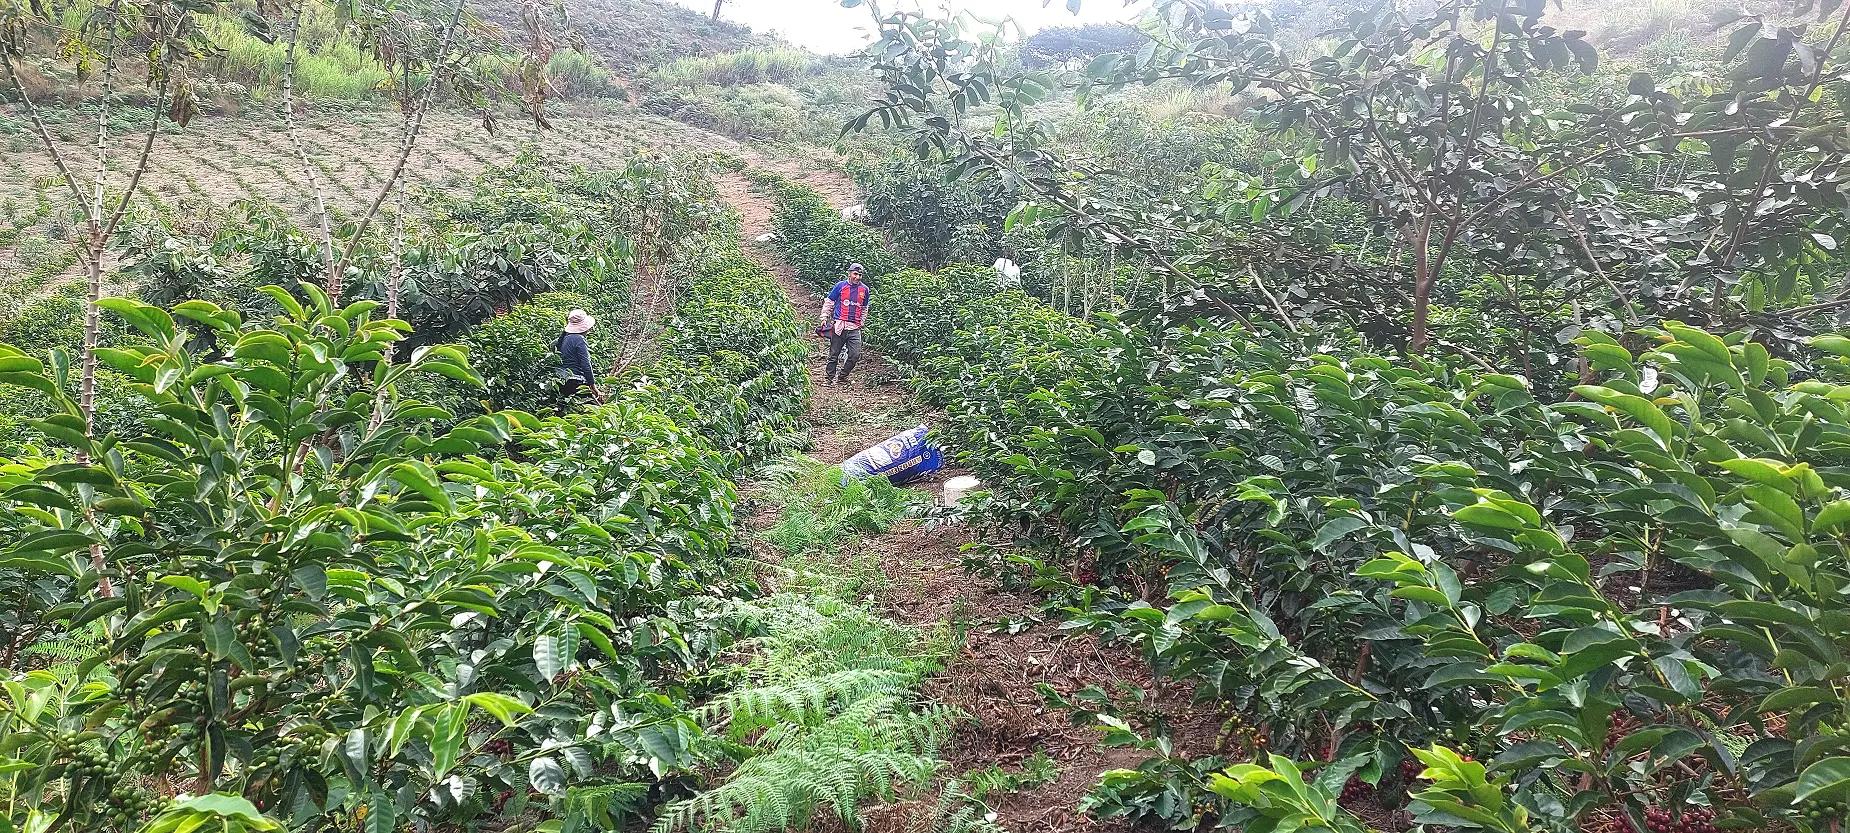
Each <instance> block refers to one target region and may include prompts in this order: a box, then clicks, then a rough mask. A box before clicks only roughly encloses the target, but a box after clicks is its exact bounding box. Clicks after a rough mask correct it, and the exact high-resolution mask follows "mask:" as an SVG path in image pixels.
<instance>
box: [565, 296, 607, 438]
mask: <svg viewBox="0 0 1850 833" xmlns="http://www.w3.org/2000/svg"><path fill="white" fill-rule="evenodd" d="M595 324H597V319H595V318H592V317H591V314H590V313H587V312H585V311H584V310H581V309H575V310H572V311H571V312H570V313H567V314H566V316H565V332H563V333H560V334H559V341H558V343H557V345H556V346H557V347H558V348H559V375H560V378H561V381H560V382H559V416H565V411H566V408H567V407H568V406H570V405H571V404H572V401H573V400H574V399H576V398H577V396H578V390H579V389H580V388H588V389H590V391H591V398H592V399H595V400H597V403H598V404H599V405H602V404H604V394H603V393H602V392H600V391H599V390H598V389H597V373H596V372H595V371H593V370H592V369H591V344H590V342H587V341H585V333H588V332H591V327H592V326H593V325H595Z"/></svg>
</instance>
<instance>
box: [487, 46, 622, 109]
mask: <svg viewBox="0 0 1850 833" xmlns="http://www.w3.org/2000/svg"><path fill="white" fill-rule="evenodd" d="M546 74H547V79H548V80H549V81H550V82H551V83H552V91H553V92H554V93H555V94H557V95H559V96H561V97H564V98H586V97H592V96H600V95H609V94H610V92H611V90H613V89H614V88H615V86H616V85H615V84H614V83H612V81H611V78H610V71H609V70H607V69H605V68H604V67H603V66H602V65H601V64H599V63H598V61H597V59H596V58H593V57H591V56H590V55H587V54H585V53H583V52H579V51H578V50H576V49H563V50H560V51H559V52H557V53H554V54H553V56H552V59H551V60H549V61H547V62H546ZM517 80H518V79H515V81H517ZM514 88H517V87H514V86H513V85H512V84H510V89H514Z"/></svg>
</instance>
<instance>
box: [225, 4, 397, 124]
mask: <svg viewBox="0 0 1850 833" xmlns="http://www.w3.org/2000/svg"><path fill="white" fill-rule="evenodd" d="M306 17H307V18H308V22H306V23H305V24H304V25H303V29H302V35H301V46H300V47H298V52H297V54H296V71H295V75H296V77H295V88H296V91H297V93H298V94H300V95H303V96H305V97H307V98H309V99H312V100H316V101H342V102H354V101H364V100H366V99H368V98H370V97H372V96H373V95H374V94H375V93H376V92H377V91H378V90H380V89H382V88H384V87H385V86H386V85H387V84H388V83H390V80H391V76H390V74H389V73H388V72H387V71H386V69H385V67H383V66H381V65H380V64H379V62H378V61H375V60H373V58H372V57H371V56H370V55H367V54H366V53H365V52H362V51H361V50H360V47H359V45H358V44H356V43H354V42H353V41H352V40H349V39H347V38H345V37H343V36H342V35H341V34H340V33H339V31H338V30H336V29H335V28H334V27H333V26H332V24H331V23H329V22H326V21H322V20H319V19H318V16H316V15H314V14H312V13H311V14H310V15H307V16H306ZM204 21H205V26H204V28H205V31H206V36H207V37H208V38H209V39H210V40H211V41H212V42H213V43H214V44H216V45H217V46H218V47H219V51H218V52H217V53H216V55H215V56H214V59H213V64H212V70H213V73H214V74H215V75H218V76H219V77H221V78H224V79H227V80H232V81H237V82H238V83H241V84H244V85H245V86H247V87H250V88H252V89H253V90H255V91H268V90H274V89H280V88H281V87H282V82H283V65H284V46H283V44H282V43H281V42H277V43H267V42H265V41H263V40H262V39H260V38H257V37H256V36H254V35H252V34H251V33H250V32H248V31H246V30H245V28H244V26H243V25H242V24H240V23H238V22H237V21H236V20H231V19H228V18H224V17H216V16H214V17H207V18H204ZM260 94H261V93H260Z"/></svg>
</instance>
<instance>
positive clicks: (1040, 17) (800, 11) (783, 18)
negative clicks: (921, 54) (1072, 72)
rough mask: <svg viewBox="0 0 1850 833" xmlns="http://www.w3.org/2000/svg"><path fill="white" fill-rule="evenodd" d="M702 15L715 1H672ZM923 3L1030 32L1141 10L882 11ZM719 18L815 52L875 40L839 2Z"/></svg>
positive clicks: (1111, 3) (795, 2)
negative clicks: (1008, 22) (1007, 20)
mask: <svg viewBox="0 0 1850 833" xmlns="http://www.w3.org/2000/svg"><path fill="white" fill-rule="evenodd" d="M674 2H676V3H679V4H681V5H683V6H686V7H688V8H690V9H695V10H697V11H700V12H702V13H706V14H711V13H712V12H713V0H674ZM920 3H923V4H924V5H925V7H926V8H928V9H931V10H934V11H937V10H941V9H943V8H944V7H945V6H946V5H949V6H950V7H951V8H952V9H954V10H956V11H960V12H961V11H967V12H970V13H972V14H974V15H976V16H977V17H979V18H983V19H999V18H1003V17H1012V18H1014V19H1015V21H1016V22H1018V23H1020V24H1021V26H1022V28H1023V29H1026V30H1027V31H1029V32H1034V31H1036V30H1039V29H1042V28H1045V27H1048V26H1061V25H1067V24H1074V23H1100V22H1112V21H1120V20H1130V19H1134V18H1135V16H1136V14H1137V12H1138V11H1139V8H1138V7H1141V6H1142V4H1141V3H1139V4H1138V7H1133V8H1128V9H1127V8H1125V5H1124V3H1125V0H1083V3H1082V4H1081V6H1080V10H1079V14H1078V15H1077V16H1075V15H1073V14H1072V13H1070V12H1068V11H1067V10H1066V0H1051V2H1047V3H1043V2H1042V0H883V2H881V3H880V8H881V10H882V11H885V12H889V13H890V12H892V11H894V10H895V9H896V8H899V7H902V6H901V5H900V4H903V7H906V8H915V9H916V7H917V5H918V4H920ZM721 17H722V18H723V19H725V20H730V21H732V22H734V23H743V24H745V25H747V26H750V27H752V28H753V29H756V30H758V31H760V32H776V33H777V34H779V35H782V36H783V37H784V38H785V39H787V40H789V41H791V42H793V43H795V44H797V45H798V46H802V47H805V48H807V49H810V50H812V51H815V52H823V53H830V54H837V53H844V52H853V51H855V50H857V49H859V48H861V46H862V45H864V44H866V43H867V41H868V40H869V39H870V38H871V32H872V29H873V16H872V15H870V14H868V12H867V8H866V7H865V6H862V7H858V8H853V9H844V8H842V6H841V3H840V2H839V0H726V9H725V11H724V12H722V13H721Z"/></svg>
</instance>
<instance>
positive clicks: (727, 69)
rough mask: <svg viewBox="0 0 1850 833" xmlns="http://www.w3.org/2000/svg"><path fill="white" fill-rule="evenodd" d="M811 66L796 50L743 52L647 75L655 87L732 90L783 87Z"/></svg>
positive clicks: (681, 61) (685, 61)
mask: <svg viewBox="0 0 1850 833" xmlns="http://www.w3.org/2000/svg"><path fill="white" fill-rule="evenodd" d="M813 66H814V62H813V60H812V59H811V58H810V55H809V53H807V52H804V51H802V50H800V49H790V48H788V47H777V48H771V49H745V50H741V51H738V52H727V53H724V54H720V55H705V56H700V57H689V58H677V59H675V60H673V61H670V62H669V63H668V64H666V65H664V66H663V67H661V68H660V69H657V70H656V71H655V72H654V73H652V74H651V78H652V79H653V80H654V81H655V83H656V84H657V85H660V86H665V87H681V88H685V87H697V86H701V85H714V86H722V87H736V86H743V85H746V84H784V83H789V82H791V81H794V80H796V79H798V78H801V77H803V76H804V75H806V74H808V73H809V71H810V70H811V69H812V68H813Z"/></svg>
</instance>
